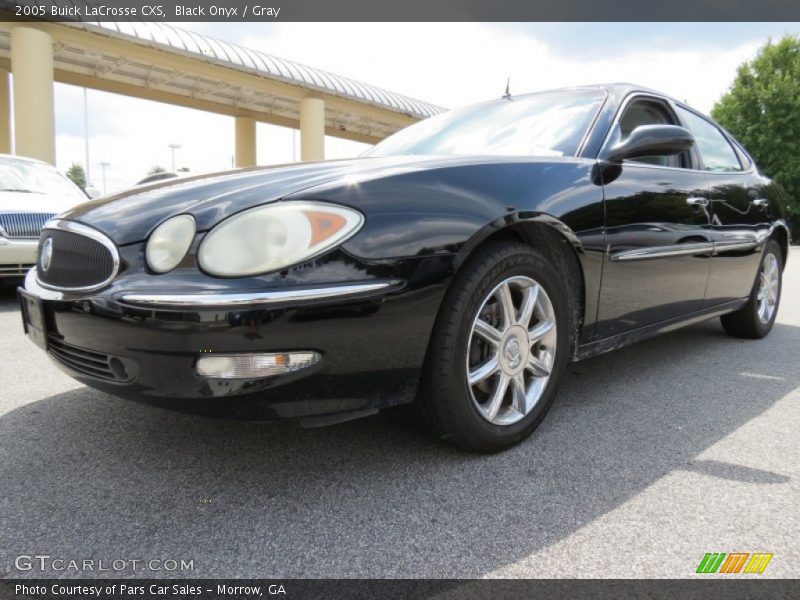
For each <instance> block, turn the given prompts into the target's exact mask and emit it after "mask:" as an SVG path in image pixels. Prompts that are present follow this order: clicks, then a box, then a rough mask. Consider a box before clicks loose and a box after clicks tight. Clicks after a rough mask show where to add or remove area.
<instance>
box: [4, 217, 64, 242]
mask: <svg viewBox="0 0 800 600" xmlns="http://www.w3.org/2000/svg"><path fill="white" fill-rule="evenodd" d="M54 216H55V215H54V214H53V213H0V235H3V236H4V237H8V238H37V237H39V233H41V231H42V227H44V224H45V223H47V221H49V220H50V219H52V218H53V217H54Z"/></svg>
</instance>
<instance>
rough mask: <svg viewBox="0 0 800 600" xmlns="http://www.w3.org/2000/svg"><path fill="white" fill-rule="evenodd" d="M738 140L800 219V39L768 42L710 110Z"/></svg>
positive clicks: (789, 36)
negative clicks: (784, 194) (781, 189)
mask: <svg viewBox="0 0 800 600" xmlns="http://www.w3.org/2000/svg"><path fill="white" fill-rule="evenodd" d="M711 115H712V116H713V117H714V119H716V120H717V121H718V122H719V123H720V125H722V126H723V127H725V128H726V129H727V130H728V131H730V132H731V134H733V136H734V137H735V138H737V139H738V140H739V141H740V142H741V143H742V144H743V145H744V147H745V148H747V151H748V152H750V154H751V155H752V156H753V158H754V159H755V161H756V163H757V164H758V166H759V169H760V170H761V171H762V172H763V173H764V174H765V175H767V176H768V177H771V178H772V179H774V180H775V181H777V182H778V183H780V184H781V185H782V186H783V187H784V188H785V189H786V191H787V192H788V193H789V195H790V196H791V198H790V205H789V208H790V212H791V213H792V216H793V217H794V219H797V217H798V215H800V38H798V37H797V36H796V35H787V36H785V37H783V38H782V39H781V40H780V41H778V42H777V43H773V42H772V40H769V41H767V43H766V45H764V46H763V47H762V48H761V49H760V50H759V51H758V54H757V55H756V57H755V58H754V59H753V60H752V61H749V62H746V63H744V64H742V65H741V66H740V67H739V70H738V72H737V74H736V79H734V81H733V84H732V85H731V87H730V89H729V90H728V92H727V93H725V95H723V96H722V98H721V99H720V100H719V102H717V104H716V105H715V106H714V108H713V109H712V110H711Z"/></svg>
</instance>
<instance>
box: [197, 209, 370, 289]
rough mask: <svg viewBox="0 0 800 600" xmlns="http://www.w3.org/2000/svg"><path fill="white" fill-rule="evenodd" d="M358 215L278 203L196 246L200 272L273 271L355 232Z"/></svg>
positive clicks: (235, 220)
mask: <svg viewBox="0 0 800 600" xmlns="http://www.w3.org/2000/svg"><path fill="white" fill-rule="evenodd" d="M363 222H364V217H363V216H362V215H361V213H360V212H358V211H355V210H353V209H350V208H345V207H344V206H339V205H336V204H327V203H325V202H296V201H289V202H279V203H276V204H267V205H265V206H259V207H257V208H251V209H249V210H245V211H242V212H240V213H239V214H236V215H234V216H232V217H230V218H228V219H225V220H224V221H222V222H221V223H220V224H219V225H217V226H216V227H215V228H214V229H212V230H211V232H210V233H209V234H208V235H206V237H205V238H204V239H203V241H202V242H201V243H200V249H199V251H198V256H197V259H198V262H199V263H200V267H201V268H202V269H203V270H204V271H206V272H207V273H209V274H211V275H216V276H218V277H246V276H249V275H261V274H263V273H269V272H270V271H279V270H281V269H285V268H286V267H289V266H291V265H294V264H297V263H299V262H303V261H304V260H308V259H310V258H313V257H314V256H318V255H319V254H322V253H323V252H325V251H327V250H330V249H331V248H333V247H334V246H336V245H337V244H340V243H342V242H343V241H344V240H346V239H347V238H349V237H350V236H352V235H353V234H354V233H355V232H356V231H358V230H359V228H360V227H361V225H362V223H363Z"/></svg>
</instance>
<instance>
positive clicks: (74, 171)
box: [67, 163, 86, 190]
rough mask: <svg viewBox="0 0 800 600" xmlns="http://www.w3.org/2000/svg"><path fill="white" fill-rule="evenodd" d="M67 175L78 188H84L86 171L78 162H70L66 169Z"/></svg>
mask: <svg viewBox="0 0 800 600" xmlns="http://www.w3.org/2000/svg"><path fill="white" fill-rule="evenodd" d="M67 177H69V178H70V179H71V180H72V183H74V184H75V185H77V186H78V187H79V188H81V189H82V190H83V189H86V171H84V170H83V167H82V166H81V165H79V164H78V163H72V165H70V167H69V170H68V171H67Z"/></svg>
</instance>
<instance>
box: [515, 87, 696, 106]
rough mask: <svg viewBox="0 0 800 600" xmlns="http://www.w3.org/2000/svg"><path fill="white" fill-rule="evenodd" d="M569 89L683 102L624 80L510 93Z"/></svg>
mask: <svg viewBox="0 0 800 600" xmlns="http://www.w3.org/2000/svg"><path fill="white" fill-rule="evenodd" d="M569 90H602V91H604V92H606V93H608V94H609V95H611V96H614V97H616V98H617V99H622V98H624V97H625V96H627V95H628V94H631V93H634V92H644V93H647V94H655V95H657V96H661V97H664V98H667V99H669V100H671V101H673V102H677V103H678V104H685V103H684V102H681V101H680V100H678V99H677V98H673V97H672V96H670V95H669V94H665V93H664V92H660V91H658V90H654V89H652V88H649V87H647V86H644V85H638V84H635V83H626V82H617V83H592V84H587V85H573V86H568V87H561V88H552V89H546V90H539V91H536V92H529V93H524V94H511V97H512V98H514V97H517V98H520V97H523V96H531V95H534V94H541V93H543V92H560V91H569Z"/></svg>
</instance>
